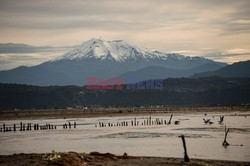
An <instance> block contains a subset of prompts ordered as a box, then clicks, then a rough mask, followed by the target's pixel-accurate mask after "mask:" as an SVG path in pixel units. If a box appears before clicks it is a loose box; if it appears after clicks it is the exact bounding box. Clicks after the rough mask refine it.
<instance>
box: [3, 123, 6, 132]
mask: <svg viewBox="0 0 250 166" xmlns="http://www.w3.org/2000/svg"><path fill="white" fill-rule="evenodd" d="M5 131H6V129H5V123H4V124H3V132H5Z"/></svg>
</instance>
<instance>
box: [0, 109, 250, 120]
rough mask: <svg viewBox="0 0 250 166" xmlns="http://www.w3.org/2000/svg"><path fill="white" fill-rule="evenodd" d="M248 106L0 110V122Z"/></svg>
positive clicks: (157, 113) (209, 110)
mask: <svg viewBox="0 0 250 166" xmlns="http://www.w3.org/2000/svg"><path fill="white" fill-rule="evenodd" d="M247 111H250V106H232V107H231V106H227V107H226V106H225V107H222V106H220V107H160V108H88V109H48V110H0V120H13V119H41V118H87V117H111V116H135V115H150V114H152V115H162V114H166V113H178V114H186V113H201V112H203V113H211V112H220V113H223V112H225V113H228V112H233V113H234V112H242V113H244V112H247Z"/></svg>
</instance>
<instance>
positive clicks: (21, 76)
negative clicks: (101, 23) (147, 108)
mask: <svg viewBox="0 0 250 166" xmlns="http://www.w3.org/2000/svg"><path fill="white" fill-rule="evenodd" d="M207 63H211V64H218V65H220V66H221V67H222V66H225V65H226V64H225V63H220V62H215V61H212V60H210V59H206V58H203V57H189V56H183V55H180V54H175V53H170V54H168V53H163V52H160V51H150V50H147V49H145V48H142V47H139V46H133V45H130V44H128V43H127V42H125V41H122V40H114V41H106V40H101V39H94V38H93V39H91V40H88V41H86V42H83V43H82V44H81V45H79V46H78V47H76V48H74V49H73V50H71V51H69V52H67V53H65V54H63V55H62V56H59V57H57V58H54V59H52V60H50V61H47V62H44V63H42V64H39V65H36V66H31V67H17V68H15V69H11V70H6V71H0V82H1V83H22V84H31V85H42V86H47V85H85V84H86V77H97V78H101V79H107V78H115V77H117V76H120V75H122V74H124V73H127V72H130V71H136V70H139V69H143V68H145V67H149V66H159V67H165V68H169V69H173V70H191V69H193V68H196V67H198V66H200V65H204V64H207ZM216 69H217V68H216ZM209 70H211V68H209V69H205V70H204V71H209ZM195 72H197V71H194V72H193V73H192V72H191V73H190V74H194V73H195ZM152 79H153V78H152Z"/></svg>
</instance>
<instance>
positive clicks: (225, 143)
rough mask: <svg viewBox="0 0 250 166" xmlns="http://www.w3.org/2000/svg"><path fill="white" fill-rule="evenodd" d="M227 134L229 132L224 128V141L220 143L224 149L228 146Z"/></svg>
mask: <svg viewBox="0 0 250 166" xmlns="http://www.w3.org/2000/svg"><path fill="white" fill-rule="evenodd" d="M228 132H229V128H228V129H227V127H226V126H225V137H224V141H223V143H222V146H224V147H225V148H226V147H227V146H229V143H228V142H227V134H228Z"/></svg>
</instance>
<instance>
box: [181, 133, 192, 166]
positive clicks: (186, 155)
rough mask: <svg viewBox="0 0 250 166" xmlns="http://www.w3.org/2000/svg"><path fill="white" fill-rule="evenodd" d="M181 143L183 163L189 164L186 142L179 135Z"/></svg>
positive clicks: (182, 136)
mask: <svg viewBox="0 0 250 166" xmlns="http://www.w3.org/2000/svg"><path fill="white" fill-rule="evenodd" d="M181 139H182V143H183V148H184V161H185V162H189V161H190V160H189V157H188V154H187V147H186V141H185V137H184V135H181Z"/></svg>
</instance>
